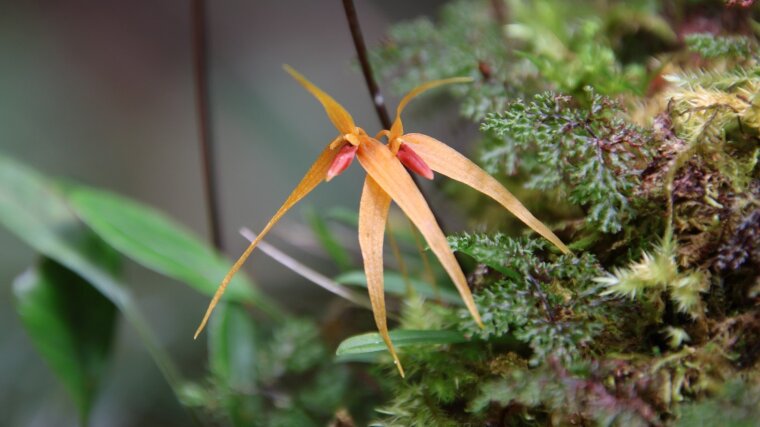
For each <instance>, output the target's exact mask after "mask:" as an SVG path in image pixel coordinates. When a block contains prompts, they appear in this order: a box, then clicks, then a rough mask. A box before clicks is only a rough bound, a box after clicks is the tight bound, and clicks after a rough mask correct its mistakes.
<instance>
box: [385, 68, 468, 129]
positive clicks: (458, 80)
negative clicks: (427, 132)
mask: <svg viewBox="0 0 760 427" xmlns="http://www.w3.org/2000/svg"><path fill="white" fill-rule="evenodd" d="M471 81H472V77H452V78H450V79H442V80H433V81H430V82H427V83H423V84H421V85H419V86H417V87H416V88H414V89H412V90H411V91H410V92H409V93H407V94H406V95H405V96H404V97H403V98H402V99H401V102H399V103H398V107H396V119H395V120H394V121H393V125H392V126H391V129H390V136H389V137H388V140H389V141H392V140H394V139H396V138H397V137H399V136H401V135H402V134H403V133H404V125H403V123H401V112H402V111H404V108H406V104H408V103H409V101H411V100H412V99H414V98H416V97H417V96H419V95H420V94H422V93H424V92H427V91H429V90H430V89H434V88H437V87H438V86H443V85H450V84H454V83H469V82H471Z"/></svg>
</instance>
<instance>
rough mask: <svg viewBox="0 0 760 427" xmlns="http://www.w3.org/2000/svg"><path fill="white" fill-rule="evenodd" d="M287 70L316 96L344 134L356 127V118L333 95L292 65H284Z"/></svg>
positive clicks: (334, 123)
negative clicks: (317, 85)
mask: <svg viewBox="0 0 760 427" xmlns="http://www.w3.org/2000/svg"><path fill="white" fill-rule="evenodd" d="M283 68H284V69H285V71H287V72H288V74H290V75H291V76H292V77H293V78H294V79H296V81H298V83H300V84H301V86H303V87H304V88H305V89H306V90H308V91H309V92H310V93H311V94H312V95H314V97H315V98H317V100H318V101H319V103H320V104H322V107H323V108H324V109H325V112H326V113H327V117H329V118H330V121H331V122H332V124H333V125H335V127H336V128H337V129H338V131H339V132H340V133H342V134H350V133H353V132H354V129H356V125H355V124H354V119H353V118H352V117H351V114H349V113H348V111H346V109H345V108H343V106H342V105H340V104H339V103H338V101H336V100H335V99H333V97H332V96H330V95H328V94H326V93H325V92H323V91H322V89H320V88H318V87H316V86H315V85H314V84H313V83H311V82H310V81H308V80H307V79H306V77H304V76H303V75H301V73H299V72H298V71H296V70H294V69H293V68H292V67H291V66H290V65H283Z"/></svg>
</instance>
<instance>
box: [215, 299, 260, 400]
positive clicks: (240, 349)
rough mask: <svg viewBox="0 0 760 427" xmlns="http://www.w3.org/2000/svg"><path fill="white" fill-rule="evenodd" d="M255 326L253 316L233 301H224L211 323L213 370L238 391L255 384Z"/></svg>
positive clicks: (250, 388) (247, 388)
mask: <svg viewBox="0 0 760 427" xmlns="http://www.w3.org/2000/svg"><path fill="white" fill-rule="evenodd" d="M256 350H257V336H256V329H255V325H254V323H253V319H251V317H250V315H249V314H248V313H246V312H245V309H243V307H241V306H239V305H237V304H234V303H222V304H219V306H218V308H217V313H216V315H215V316H214V317H213V318H211V321H210V322H209V339H208V356H209V364H210V366H211V372H213V373H214V375H215V376H216V377H218V378H220V379H221V380H222V381H224V384H227V385H229V386H230V387H231V388H233V389H236V390H252V389H254V388H255V386H256V367H255V364H256Z"/></svg>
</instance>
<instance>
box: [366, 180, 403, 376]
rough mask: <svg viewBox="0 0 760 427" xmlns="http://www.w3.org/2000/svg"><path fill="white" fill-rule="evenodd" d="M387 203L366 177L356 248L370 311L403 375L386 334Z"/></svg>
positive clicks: (388, 336) (385, 198)
mask: <svg viewBox="0 0 760 427" xmlns="http://www.w3.org/2000/svg"><path fill="white" fill-rule="evenodd" d="M390 206H391V198H390V196H389V195H388V194H387V193H386V192H385V191H383V189H382V188H380V186H379V185H377V183H376V182H375V181H374V180H373V179H372V178H371V177H369V176H368V177H367V178H366V179H365V180H364V189H363V190H362V197H361V202H360V203H359V247H360V248H361V252H362V258H363V259H364V273H365V275H366V276H367V291H368V292H369V299H370V302H371V303H372V313H373V314H374V316H375V324H376V325H377V330H378V332H380V336H381V337H382V338H383V341H385V345H386V346H387V347H388V350H389V351H390V353H391V356H393V362H394V363H395V364H396V367H397V368H398V371H399V373H400V374H401V376H402V377H403V376H404V369H403V368H402V367H401V361H399V358H398V355H396V350H395V349H394V348H393V343H392V342H391V337H390V335H389V334H388V324H387V322H386V314H385V293H384V290H383V237H384V235H385V224H386V222H387V221H388V210H389V208H390Z"/></svg>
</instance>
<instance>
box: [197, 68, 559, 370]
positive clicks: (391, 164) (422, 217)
mask: <svg viewBox="0 0 760 427" xmlns="http://www.w3.org/2000/svg"><path fill="white" fill-rule="evenodd" d="M285 70H286V71H287V72H288V73H290V75H291V76H293V78H295V79H296V80H297V81H298V82H299V83H300V84H301V85H302V86H303V87H304V88H306V90H308V91H309V92H310V93H311V94H312V95H313V96H314V97H316V98H317V100H319V102H320V103H321V104H322V107H324V109H325V112H326V113H327V116H328V118H329V119H330V121H331V122H332V123H333V125H334V126H335V127H336V128H337V129H338V132H340V134H339V135H338V136H337V137H336V138H335V139H334V140H333V141H332V142H331V143H330V144H329V145H328V146H327V147H326V148H325V149H324V150H323V151H322V153H321V154H320V155H319V157H318V158H317V160H316V161H315V162H314V164H313V165H312V166H311V168H310V169H309V170H308V171H307V172H306V175H305V176H304V177H303V179H302V180H301V182H300V183H299V184H298V186H296V188H295V190H293V192H292V193H291V194H290V196H288V198H287V200H285V203H283V205H282V206H281V207H280V209H279V210H278V211H277V212H276V213H275V214H274V216H273V217H272V219H271V220H270V221H269V223H267V225H266V226H265V227H264V229H263V230H262V231H261V232H260V233H259V234H258V236H257V237H256V239H255V240H254V241H253V242H252V243H251V244H250V245H249V246H248V248H247V249H246V250H245V252H244V253H243V255H241V256H240V258H239V259H238V260H237V261H236V262H235V264H234V265H233V267H232V269H231V270H230V271H229V272H228V273H227V275H226V276H225V277H224V279H223V280H222V283H221V284H220V285H219V289H218V290H217V292H216V294H215V295H214V297H213V299H212V300H211V303H210V304H209V307H208V309H207V311H206V314H205V316H204V317H203V320H202V322H201V324H200V326H199V327H198V330H197V331H196V333H195V337H196V338H197V337H198V335H199V334H200V333H201V331H202V330H203V328H204V326H205V325H206V322H207V321H208V319H209V316H210V315H211V312H212V311H213V309H214V307H215V306H216V304H217V303H218V302H219V299H220V298H221V296H222V294H223V293H224V290H225V288H226V287H227V285H228V284H229V283H230V280H232V276H233V275H234V274H235V273H236V272H237V271H238V270H239V269H240V268H241V267H242V265H243V263H244V262H245V261H246V259H247V258H248V256H249V255H250V254H251V252H252V251H253V250H254V248H256V246H257V245H258V243H259V242H260V241H261V240H262V239H263V238H264V236H266V234H267V233H268V232H269V230H270V229H271V228H272V227H273V226H274V225H275V224H276V223H277V221H279V220H280V218H282V216H283V215H284V214H285V213H286V212H287V211H288V210H289V209H290V208H292V207H293V206H294V205H295V204H296V203H297V202H298V201H300V200H301V199H302V198H304V197H305V196H306V195H307V194H309V193H310V192H311V191H312V190H313V189H314V188H316V187H317V185H319V184H320V183H321V182H322V181H323V180H324V181H330V180H331V179H332V178H334V177H335V176H337V175H339V174H340V173H341V172H343V171H344V170H346V169H347V168H348V167H349V165H350V164H351V163H352V162H353V159H354V158H358V159H359V163H360V164H361V166H362V167H363V168H364V170H365V171H366V172H367V177H366V178H365V180H364V188H363V190H362V195H361V201H360V203H359V246H360V249H361V253H362V257H363V259H364V271H365V273H366V277H367V289H368V292H369V297H370V302H371V304H372V311H373V314H374V318H375V323H376V325H377V329H378V331H379V332H380V335H381V337H382V338H383V341H384V342H385V344H386V346H387V347H388V350H389V351H390V354H391V356H392V357H393V360H394V363H395V364H396V366H397V368H398V370H399V373H400V374H401V376H403V375H404V371H403V368H402V367H401V363H400V361H399V358H398V355H397V354H396V351H395V349H394V348H393V343H392V342H391V339H390V336H389V334H388V326H387V323H386V310H385V295H384V292H383V238H384V234H385V227H386V222H387V220H388V211H389V208H390V204H391V201H395V202H396V204H397V205H398V206H399V207H400V208H401V210H402V211H403V212H404V213H405V214H406V215H407V216H408V217H409V219H411V221H412V223H413V224H414V225H415V226H416V227H417V228H418V229H419V231H420V233H421V234H422V236H423V237H424V238H425V240H426V241H427V244H428V246H429V247H430V249H431V250H432V251H433V253H434V254H435V255H436V257H438V260H439V261H440V262H441V265H442V266H443V268H444V269H445V270H446V272H447V273H448V275H449V277H451V280H452V281H453V282H454V285H455V286H456V288H457V290H458V291H459V294H460V295H461V296H462V299H463V300H464V303H465V306H466V307H467V309H468V310H469V312H470V314H471V315H472V317H473V318H474V319H475V321H476V322H477V323H478V324H479V325H481V326H482V322H481V320H480V315H479V314H478V310H477V308H476V306H475V302H474V300H473V298H472V293H471V292H470V288H469V287H468V285H467V280H466V279H465V276H464V273H463V272H462V269H461V268H460V266H459V264H458V263H457V260H456V258H454V254H453V253H452V251H451V248H450V247H449V245H448V242H447V240H446V236H445V235H444V234H443V232H442V231H441V228H440V227H439V225H438V223H437V222H436V220H435V217H434V216H433V212H432V211H431V210H430V207H429V206H428V204H427V202H426V201H425V199H424V198H423V196H422V194H421V193H420V190H419V188H418V187H417V186H416V185H415V183H414V181H413V180H412V177H411V176H410V175H409V173H408V172H407V171H406V169H405V168H404V166H406V167H407V168H409V170H411V171H412V172H414V173H417V174H419V175H421V176H423V177H425V178H427V179H432V178H433V171H435V172H438V173H440V174H443V175H446V176H448V177H449V178H452V179H455V180H457V181H460V182H462V183H464V184H467V185H469V186H470V187H472V188H474V189H476V190H478V191H480V192H481V193H483V194H486V195H488V196H489V197H491V198H493V199H494V200H495V201H497V202H498V203H500V204H501V205H502V206H503V207H505V208H506V209H507V210H509V211H510V212H512V213H513V214H514V215H515V216H517V217H518V218H519V219H520V220H522V221H523V222H524V223H525V224H526V225H528V226H529V227H530V228H532V229H533V230H535V231H536V232H537V233H538V234H540V235H541V236H543V237H545V238H546V239H547V240H549V241H551V242H552V243H553V244H554V245H556V246H557V247H558V248H559V249H560V250H561V251H562V252H564V253H569V252H570V250H569V249H568V248H567V247H566V246H565V245H564V244H563V243H562V241H561V240H560V239H559V238H558V237H557V236H556V235H554V233H553V232H552V231H551V230H550V229H549V228H548V227H546V226H545V225H544V224H543V223H542V222H541V221H539V220H538V219H536V218H535V217H534V216H533V215H532V214H531V213H530V212H529V211H528V209H526V208H525V206H523V205H522V203H520V201H518V200H517V199H516V198H515V197H514V196H513V195H512V194H511V193H510V192H509V191H508V190H507V189H506V188H504V186H502V185H501V184H500V183H499V182H498V181H497V180H496V179H494V178H493V177H492V176H490V175H488V174H487V173H486V172H485V171H483V170H482V169H481V168H480V167H478V166H477V165H476V164H475V163H473V162H472V161H470V160H469V159H467V158H466V157H465V156H463V155H462V154H460V153H459V152H457V151H456V150H454V149H453V148H451V147H449V146H448V145H446V144H444V143H442V142H440V141H438V140H436V139H434V138H431V137H429V136H426V135H422V134H418V133H408V134H405V133H404V126H403V124H402V122H401V112H402V111H403V110H404V108H405V107H406V105H407V104H408V103H409V101H411V100H412V99H413V98H415V97H416V96H418V95H420V94H421V93H423V92H425V91H427V90H430V89H433V88H435V87H437V86H441V85H446V84H453V83H464V82H469V81H471V79H469V78H462V77H458V78H451V79H445V80H436V81H432V82H428V83H425V84H422V85H421V86H419V87H417V88H415V89H414V90H412V91H411V92H409V93H408V94H407V95H406V96H405V97H404V98H403V99H402V100H401V102H400V103H399V105H398V108H397V109H396V118H395V121H394V122H393V125H392V126H391V128H390V129H386V130H383V131H381V132H380V133H379V134H378V135H377V136H376V137H375V138H372V137H371V136H369V135H368V134H367V133H366V132H365V131H364V130H363V129H362V128H360V127H357V126H356V124H355V123H354V120H353V118H352V117H351V115H350V114H349V113H348V112H347V111H346V110H345V109H344V108H343V107H342V106H341V105H340V104H339V103H338V102H336V101H335V100H334V99H333V98H332V97H331V96H330V95H328V94H326V93H325V92H323V91H322V90H320V89H319V88H318V87H316V86H314V85H313V84H312V83H311V82H309V81H308V80H306V78H305V77H303V76H302V75H301V74H299V73H298V72H297V71H295V70H294V69H292V68H291V67H289V66H287V65H286V66H285ZM383 136H384V137H386V138H387V139H388V143H387V144H383V143H381V142H380V141H379V138H381V137H383Z"/></svg>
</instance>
